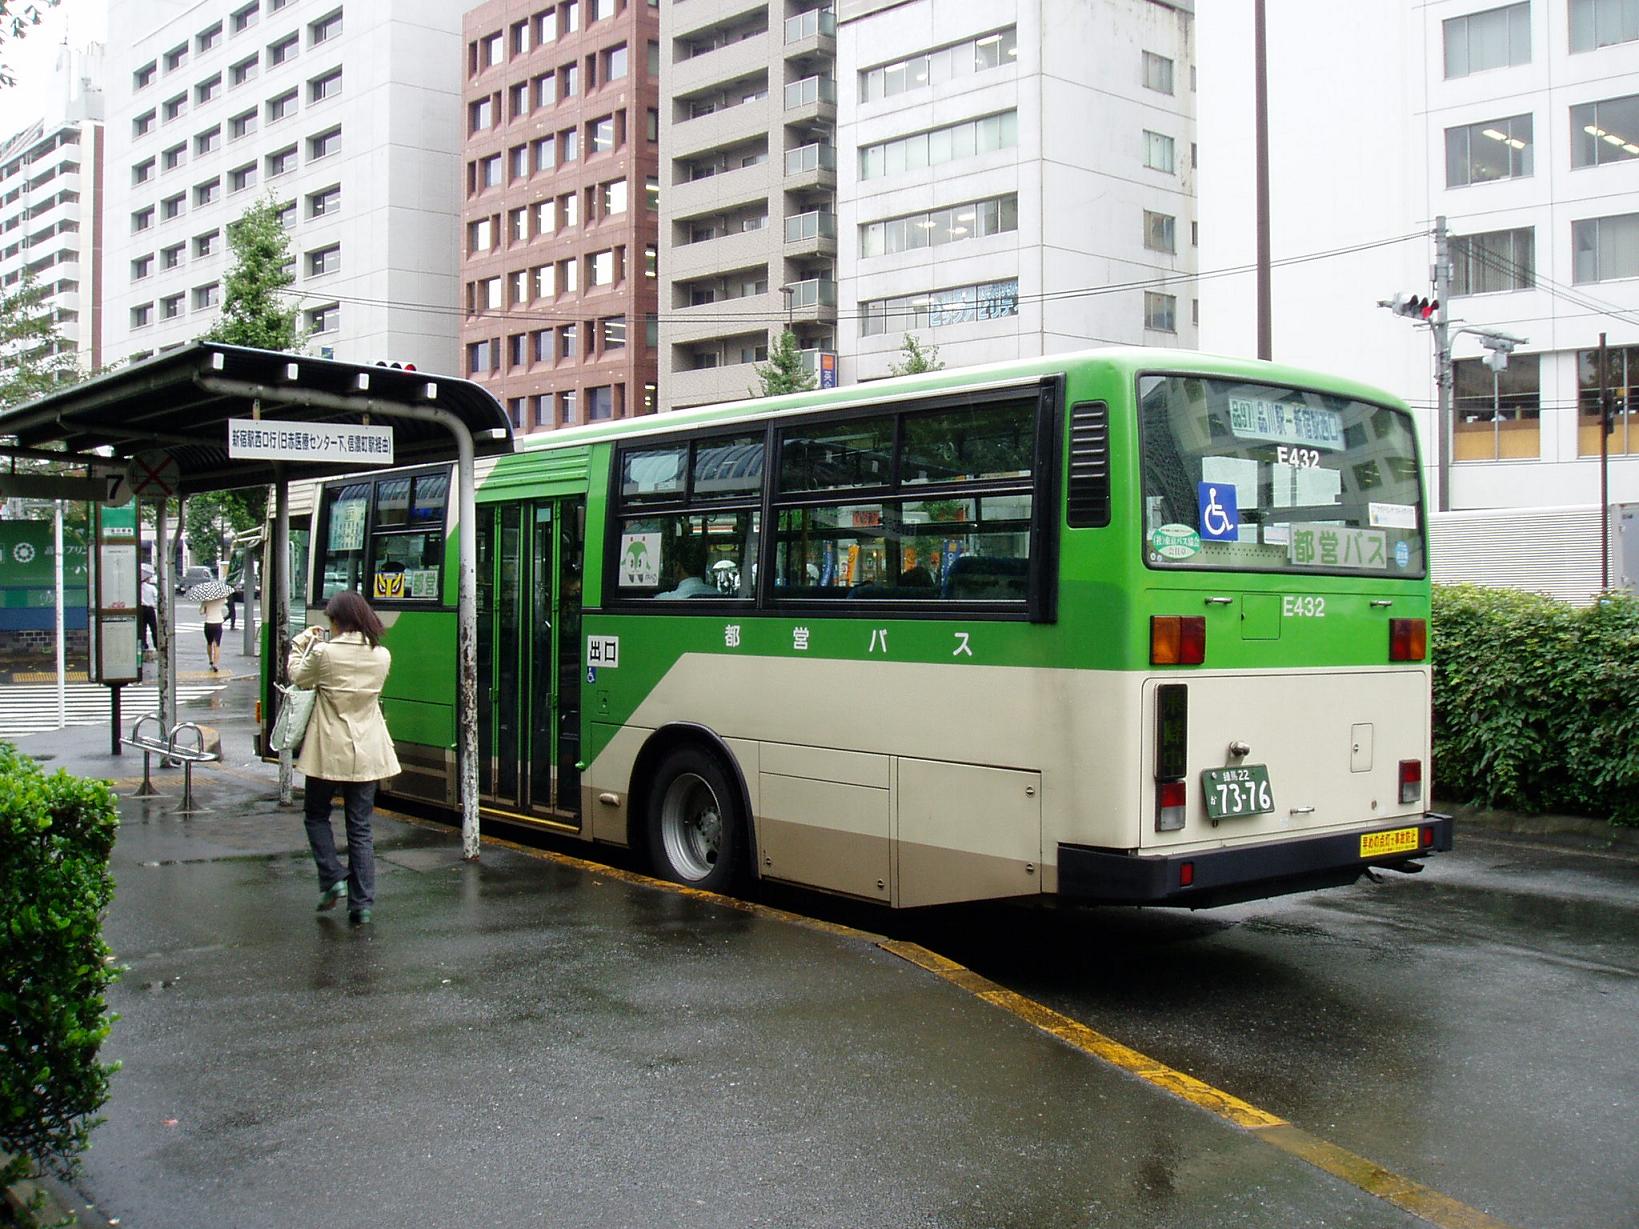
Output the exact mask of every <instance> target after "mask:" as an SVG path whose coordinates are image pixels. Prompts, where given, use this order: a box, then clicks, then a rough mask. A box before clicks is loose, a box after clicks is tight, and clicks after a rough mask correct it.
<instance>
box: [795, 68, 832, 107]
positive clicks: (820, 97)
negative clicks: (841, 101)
mask: <svg viewBox="0 0 1639 1229" xmlns="http://www.w3.org/2000/svg"><path fill="white" fill-rule="evenodd" d="M836 100H837V83H836V82H835V81H834V80H832V79H831V78H830V77H819V76H814V77H804V78H803V79H802V80H801V81H793V82H791V84H790V85H788V86H786V87H785V109H786V110H787V111H790V110H794V109H795V108H797V107H806V106H808V105H809V104H810V103H816V102H829V103H835V102H836Z"/></svg>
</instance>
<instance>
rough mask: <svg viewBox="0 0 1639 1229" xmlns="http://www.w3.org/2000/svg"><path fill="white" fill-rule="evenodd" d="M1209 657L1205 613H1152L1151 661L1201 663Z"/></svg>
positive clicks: (1177, 663) (1178, 664)
mask: <svg viewBox="0 0 1639 1229" xmlns="http://www.w3.org/2000/svg"><path fill="white" fill-rule="evenodd" d="M1205 660H1206V616H1205V615H1151V616H1150V664H1151V665H1154V666H1198V665H1200V664H1201V663H1202V662H1203V661H1205Z"/></svg>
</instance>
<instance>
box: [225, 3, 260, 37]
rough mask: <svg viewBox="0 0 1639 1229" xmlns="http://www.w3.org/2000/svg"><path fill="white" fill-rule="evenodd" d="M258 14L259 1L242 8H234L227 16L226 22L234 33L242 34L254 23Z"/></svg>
mask: <svg viewBox="0 0 1639 1229" xmlns="http://www.w3.org/2000/svg"><path fill="white" fill-rule="evenodd" d="M260 16H261V7H260V4H259V3H253V4H247V5H245V7H244V8H242V9H238V10H236V11H235V12H234V13H233V15H232V16H231V17H229V18H228V24H229V26H231V27H232V29H233V32H234V33H235V34H243V33H244V32H245V31H246V30H248V29H250V28H251V27H252V26H254V25H255V24H256V19H257V18H258V17H260Z"/></svg>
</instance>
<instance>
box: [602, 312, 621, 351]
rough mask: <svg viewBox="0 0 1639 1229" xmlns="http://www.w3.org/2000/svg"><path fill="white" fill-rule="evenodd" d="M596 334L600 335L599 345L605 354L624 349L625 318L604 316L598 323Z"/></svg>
mask: <svg viewBox="0 0 1639 1229" xmlns="http://www.w3.org/2000/svg"><path fill="white" fill-rule="evenodd" d="M598 332H599V333H600V334H601V338H600V345H601V346H602V348H603V352H604V353H605V354H608V353H609V352H611V351H613V350H624V349H625V348H626V317H625V316H605V317H604V318H603V319H602V320H599V321H598Z"/></svg>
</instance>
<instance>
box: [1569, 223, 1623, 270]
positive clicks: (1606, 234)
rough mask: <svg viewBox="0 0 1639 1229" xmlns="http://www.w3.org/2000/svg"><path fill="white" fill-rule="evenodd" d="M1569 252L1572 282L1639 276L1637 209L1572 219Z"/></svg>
mask: <svg viewBox="0 0 1639 1229" xmlns="http://www.w3.org/2000/svg"><path fill="white" fill-rule="evenodd" d="M1571 252H1572V260H1571V280H1572V281H1574V282H1608V281H1613V280H1615V279H1617V278H1623V277H1639V213H1624V214H1614V215H1612V216H1610V217H1605V218H1584V219H1582V220H1580V221H1576V222H1572V223H1571Z"/></svg>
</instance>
